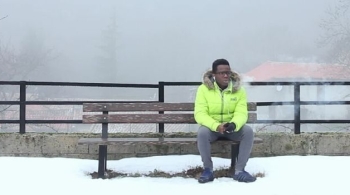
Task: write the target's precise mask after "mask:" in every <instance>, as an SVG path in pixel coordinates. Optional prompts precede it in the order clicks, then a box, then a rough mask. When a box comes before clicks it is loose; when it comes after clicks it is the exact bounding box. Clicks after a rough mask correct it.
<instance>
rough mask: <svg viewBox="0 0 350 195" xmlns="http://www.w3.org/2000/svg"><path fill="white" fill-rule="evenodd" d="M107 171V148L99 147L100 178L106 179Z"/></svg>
mask: <svg viewBox="0 0 350 195" xmlns="http://www.w3.org/2000/svg"><path fill="white" fill-rule="evenodd" d="M106 170H107V146H104V145H99V147H98V178H104V177H105V171H106Z"/></svg>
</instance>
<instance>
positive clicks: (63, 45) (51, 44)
mask: <svg viewBox="0 0 350 195" xmlns="http://www.w3.org/2000/svg"><path fill="white" fill-rule="evenodd" d="M334 2H335V0H307V1H304V0H294V1H291V0H250V1H242V0H219V1H218V0H191V1H187V0H167V1H165V0H147V1H145V0H119V1H117V0H116V1H114V0H101V1H95V0H60V1H59V0H55V1H47V0H0V18H1V17H3V16H6V15H8V17H7V18H6V19H4V20H1V21H0V41H1V43H6V44H8V43H10V44H13V45H14V47H15V48H17V47H19V45H20V43H21V41H23V39H24V37H26V35H27V34H28V33H33V32H34V33H35V34H37V35H38V36H40V37H41V38H42V41H43V42H44V44H45V47H47V48H49V49H52V50H53V53H54V54H53V55H54V56H55V58H54V59H53V60H51V61H50V63H48V66H47V67H45V68H42V69H40V70H37V71H36V72H35V73H34V74H32V75H31V76H30V78H29V79H30V80H34V81H39V80H44V81H81V82H101V80H99V79H98V78H99V77H97V76H96V75H99V76H100V77H101V76H102V77H103V73H102V72H99V66H98V65H99V62H98V60H97V58H98V56H100V55H101V50H100V49H99V46H100V45H101V41H102V39H103V38H102V36H103V35H102V32H103V31H104V30H105V29H106V28H107V25H108V24H109V23H110V22H111V18H112V17H113V14H115V19H116V21H117V22H116V25H117V31H118V36H117V51H116V53H117V67H118V73H116V78H117V82H120V83H156V82H158V81H200V80H201V75H202V73H203V72H204V71H205V70H206V69H208V68H210V67H211V63H212V62H213V61H214V60H215V59H217V58H226V59H228V60H229V61H230V63H231V67H232V68H233V69H235V70H237V71H239V72H247V71H249V70H250V69H252V68H254V67H256V66H258V65H259V64H261V63H263V62H265V61H267V60H272V61H293V62H298V61H302V62H323V60H322V57H323V54H324V52H325V49H320V48H318V47H317V44H316V43H317V39H318V38H319V37H320V35H321V34H322V30H321V29H320V28H319V23H320V22H321V20H322V19H323V18H324V17H326V15H325V10H326V8H327V7H329V6H331V5H333V4H334ZM43 73H44V74H43ZM0 80H1V79H0ZM111 82H112V81H111Z"/></svg>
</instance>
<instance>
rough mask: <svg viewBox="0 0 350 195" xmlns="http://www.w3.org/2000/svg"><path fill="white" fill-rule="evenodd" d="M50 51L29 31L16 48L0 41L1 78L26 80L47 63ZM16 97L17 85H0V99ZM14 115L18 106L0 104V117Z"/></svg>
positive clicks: (11, 116)
mask: <svg viewBox="0 0 350 195" xmlns="http://www.w3.org/2000/svg"><path fill="white" fill-rule="evenodd" d="M51 53H52V52H51V50H49V49H47V48H45V47H44V44H43V40H42V39H41V38H39V37H38V36H37V35H36V34H35V33H29V34H28V35H27V36H26V37H25V38H24V39H23V41H22V44H21V45H20V46H19V49H16V48H15V46H13V45H12V44H10V43H7V44H4V43H2V42H0V70H1V71H0V78H1V80H5V81H18V80H27V79H28V76H29V75H30V74H31V73H33V72H35V71H36V70H37V69H38V68H39V67H41V66H45V65H47V63H49V61H50V60H51V59H52V58H51V56H52V55H51ZM28 98H30V96H29V97H28ZM18 99H19V89H18V86H7V85H0V100H4V101H16V100H18ZM16 116H18V106H17V107H16V106H11V105H10V106H9V105H0V118H1V119H5V118H7V119H9V118H16ZM8 126H9V125H1V128H7V127H8Z"/></svg>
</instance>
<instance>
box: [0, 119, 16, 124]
mask: <svg viewBox="0 0 350 195" xmlns="http://www.w3.org/2000/svg"><path fill="white" fill-rule="evenodd" d="M5 123H11V124H14V123H18V124H19V120H0V124H5Z"/></svg>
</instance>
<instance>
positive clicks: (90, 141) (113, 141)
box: [78, 137, 262, 145]
mask: <svg viewBox="0 0 350 195" xmlns="http://www.w3.org/2000/svg"><path fill="white" fill-rule="evenodd" d="M218 141H223V142H232V143H238V142H237V141H230V140H218ZM196 142H197V138H81V139H79V140H78V144H79V145H118V144H122V145H133V144H136V143H143V144H172V143H177V144H191V143H196ZM254 143H255V144H258V143H262V139H261V138H258V137H255V138H254Z"/></svg>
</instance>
